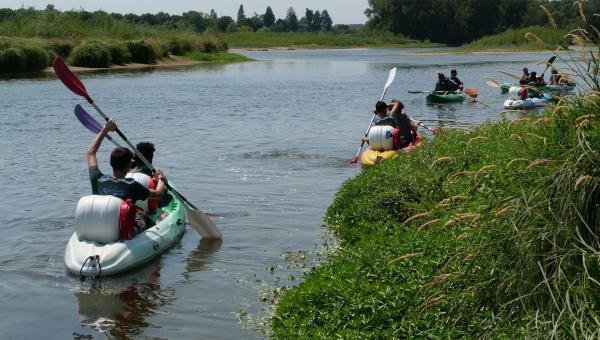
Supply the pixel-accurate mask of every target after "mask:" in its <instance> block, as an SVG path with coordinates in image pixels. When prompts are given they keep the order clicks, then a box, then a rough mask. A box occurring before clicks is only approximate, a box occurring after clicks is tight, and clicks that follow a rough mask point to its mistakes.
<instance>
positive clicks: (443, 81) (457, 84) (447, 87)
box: [433, 70, 464, 92]
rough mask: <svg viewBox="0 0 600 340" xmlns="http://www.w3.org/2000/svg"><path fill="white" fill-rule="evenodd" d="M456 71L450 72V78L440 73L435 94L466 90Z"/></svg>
mask: <svg viewBox="0 0 600 340" xmlns="http://www.w3.org/2000/svg"><path fill="white" fill-rule="evenodd" d="M457 74H458V72H456V70H451V71H450V78H447V77H446V75H444V74H443V73H438V81H437V83H435V89H434V90H433V91H434V92H456V91H462V90H463V89H464V83H463V82H462V81H461V80H460V79H458V76H457Z"/></svg>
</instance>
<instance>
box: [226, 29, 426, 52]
mask: <svg viewBox="0 0 600 340" xmlns="http://www.w3.org/2000/svg"><path fill="white" fill-rule="evenodd" d="M224 40H225V41H226V42H227V44H228V45H229V46H230V47H232V48H272V47H304V48H305V47H321V48H323V47H360V46H400V45H407V44H415V45H417V44H418V42H416V41H413V40H410V39H407V38H405V37H402V36H397V35H394V34H392V33H389V32H387V33H384V32H377V33H368V32H365V33H361V34H352V35H347V34H333V33H321V34H315V33H296V32H235V33H228V34H225V35H224ZM421 45H422V46H436V45H434V44H430V43H421Z"/></svg>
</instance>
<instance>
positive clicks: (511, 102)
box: [504, 96, 551, 110]
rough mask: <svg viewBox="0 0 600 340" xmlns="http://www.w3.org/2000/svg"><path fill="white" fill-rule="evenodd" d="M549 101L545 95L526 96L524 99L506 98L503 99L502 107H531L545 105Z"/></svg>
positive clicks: (514, 108) (515, 108)
mask: <svg viewBox="0 0 600 340" xmlns="http://www.w3.org/2000/svg"><path fill="white" fill-rule="evenodd" d="M550 98H551V97H550ZM549 102H550V100H549V99H548V98H547V97H546V96H544V98H527V99H525V100H521V99H507V100H505V101H504V108H505V109H507V110H511V109H512V110H518V109H531V108H534V107H541V106H546V105H547V104H548V103H549Z"/></svg>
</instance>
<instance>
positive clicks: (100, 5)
mask: <svg viewBox="0 0 600 340" xmlns="http://www.w3.org/2000/svg"><path fill="white" fill-rule="evenodd" d="M48 3H52V4H54V6H55V7H56V9H58V10H61V11H62V10H69V9H80V8H83V9H85V10H87V11H95V10H100V9H101V10H104V11H106V12H117V13H137V14H142V13H158V12H160V11H163V12H167V13H169V14H181V13H183V12H187V11H192V10H193V11H199V12H204V13H209V12H210V10H211V9H214V10H215V11H216V12H217V15H218V16H224V15H228V16H230V17H232V18H234V19H235V18H236V17H237V11H238V8H239V7H240V5H244V13H245V14H246V16H247V17H248V16H252V15H253V14H254V12H256V13H258V14H264V13H265V10H266V9H267V6H271V9H272V10H273V12H274V13H275V17H276V18H284V17H285V14H286V11H287V9H288V8H289V7H294V10H296V14H297V15H298V18H301V17H303V16H304V11H305V10H306V8H310V9H311V10H318V11H322V10H324V9H326V10H327V11H328V12H329V15H330V16H331V18H332V19H333V23H334V24H364V23H365V22H366V21H367V17H366V16H365V15H364V11H365V9H366V8H367V7H368V0H286V1H282V0H246V1H244V0H168V1H164V0H96V1H92V0H0V8H3V7H4V8H6V7H8V8H12V9H17V8H20V7H22V6H24V7H30V6H33V7H35V8H36V9H44V8H46V5H47V4H48Z"/></svg>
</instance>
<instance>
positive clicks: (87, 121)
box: [75, 104, 102, 134]
mask: <svg viewBox="0 0 600 340" xmlns="http://www.w3.org/2000/svg"><path fill="white" fill-rule="evenodd" d="M75 116H76V117H77V119H78V120H79V122H80V123H81V124H83V126H85V127H86V128H87V129H88V130H90V131H92V132H93V133H96V134H97V133H98V132H100V130H102V125H100V123H98V121H97V120H95V119H94V117H92V116H90V114H89V113H87V112H86V111H85V110H84V109H83V107H81V105H79V104H77V105H75Z"/></svg>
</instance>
